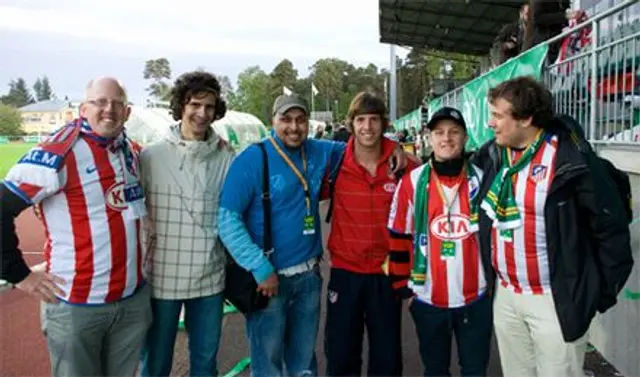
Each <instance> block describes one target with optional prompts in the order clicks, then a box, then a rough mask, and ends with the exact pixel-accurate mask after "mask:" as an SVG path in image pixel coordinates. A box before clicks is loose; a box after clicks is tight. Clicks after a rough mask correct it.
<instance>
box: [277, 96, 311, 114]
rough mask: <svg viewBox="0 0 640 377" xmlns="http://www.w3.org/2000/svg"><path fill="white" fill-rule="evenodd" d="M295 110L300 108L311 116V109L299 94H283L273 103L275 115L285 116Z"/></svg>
mask: <svg viewBox="0 0 640 377" xmlns="http://www.w3.org/2000/svg"><path fill="white" fill-rule="evenodd" d="M293 108H298V109H300V110H302V111H304V113H305V114H307V115H308V114H309V110H308V108H309V107H308V106H307V101H305V100H304V98H302V97H300V96H299V95H297V94H281V95H280V96H278V98H276V100H275V102H274V103H273V115H276V114H279V115H283V114H284V113H286V112H287V111H289V110H291V109H293Z"/></svg>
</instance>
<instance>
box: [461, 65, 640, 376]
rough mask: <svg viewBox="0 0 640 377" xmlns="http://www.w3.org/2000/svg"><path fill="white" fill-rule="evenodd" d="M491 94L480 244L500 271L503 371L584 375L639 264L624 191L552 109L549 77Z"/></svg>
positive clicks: (498, 325)
mask: <svg viewBox="0 0 640 377" xmlns="http://www.w3.org/2000/svg"><path fill="white" fill-rule="evenodd" d="M489 103H490V110H491V119H490V121H489V126H490V127H491V128H492V129H493V130H494V132H495V140H492V141H490V142H489V143H487V144H486V145H485V146H483V147H482V148H481V150H480V151H479V153H478V154H477V156H476V158H474V161H477V163H479V164H480V165H481V166H482V168H483V171H484V173H485V177H484V182H483V184H482V188H481V192H480V197H481V198H482V199H481V200H482V202H481V208H482V210H483V212H481V219H480V234H481V244H482V247H481V249H482V254H483V258H484V260H485V261H486V262H487V263H491V265H492V266H493V268H494V270H495V272H496V274H497V281H496V285H497V287H496V291H495V302H494V325H495V331H496V336H497V340H498V346H499V350H500V360H501V362H502V371H503V373H504V375H505V376H507V377H511V376H513V377H515V376H582V375H583V371H582V364H583V360H584V354H585V351H586V345H587V335H586V332H587V330H588V328H589V325H590V323H591V320H592V318H593V316H594V315H595V312H596V310H598V311H600V312H604V311H605V310H607V309H608V308H609V307H611V306H613V305H614V304H615V302H616V295H617V293H618V292H619V291H620V289H621V288H622V286H623V285H624V282H625V281H626V279H627V277H628V276H629V273H630V271H631V267H632V265H633V260H632V258H631V248H630V243H629V227H628V225H627V223H626V220H625V219H626V217H625V215H624V209H623V206H622V201H621V200H620V199H619V197H618V196H617V195H616V194H615V193H616V192H617V191H616V189H615V186H614V183H613V181H612V180H611V178H610V177H609V176H608V175H607V174H606V173H605V172H604V171H603V170H601V169H599V168H597V167H595V166H592V165H591V164H590V160H589V158H588V157H587V154H586V153H589V152H586V153H585V152H584V151H583V150H581V149H580V146H579V144H578V143H577V140H578V137H577V136H576V134H575V133H573V134H572V133H571V132H570V131H571V130H570V129H569V128H567V127H564V124H563V123H562V122H561V121H560V120H559V119H560V118H554V117H553V111H552V97H551V93H550V92H549V91H548V90H547V89H546V88H545V87H544V86H543V85H542V84H540V83H538V82H537V81H536V80H535V79H533V78H529V77H522V78H517V79H513V80H510V81H506V82H504V83H502V84H500V85H498V86H497V87H495V88H494V89H491V90H490V91H489Z"/></svg>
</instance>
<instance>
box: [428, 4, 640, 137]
mask: <svg viewBox="0 0 640 377" xmlns="http://www.w3.org/2000/svg"><path fill="white" fill-rule="evenodd" d="M638 1H639V0H627V1H624V2H621V3H619V4H617V5H616V6H614V7H611V8H609V9H607V10H606V11H604V12H601V13H599V14H597V15H594V16H593V17H591V18H590V19H588V20H587V21H586V22H583V23H581V24H578V25H576V26H575V27H573V28H572V29H570V30H566V31H564V32H563V33H561V34H559V35H557V36H555V37H553V38H551V39H549V40H548V41H547V42H545V43H548V44H553V43H558V44H560V43H562V42H563V41H564V40H565V39H566V38H567V37H569V36H572V35H577V33H579V32H580V31H581V30H583V29H586V28H589V29H590V30H591V33H590V34H591V35H590V43H588V44H586V45H585V46H583V47H582V48H581V49H580V51H579V52H578V53H576V54H574V55H572V56H570V57H567V58H564V59H562V60H561V61H558V62H557V63H554V64H547V65H545V66H544V67H543V70H542V74H541V79H542V80H543V82H544V83H545V84H546V85H547V87H548V88H549V89H550V90H551V92H552V93H553V100H554V107H555V111H556V112H557V113H564V114H569V115H571V116H573V117H574V118H576V119H577V120H578V121H579V122H580V124H582V125H583V126H584V127H585V134H586V135H587V137H588V138H589V140H590V141H591V142H593V143H616V144H629V145H635V146H638V145H640V43H638V42H639V40H640V14H639V15H636V17H637V18H638V19H637V20H635V21H634V22H630V21H629V20H628V19H627V20H625V19H626V18H628V17H627V16H628V14H625V13H629V12H628V11H629V9H630V8H631V6H632V5H634V4H637V3H638ZM462 92H463V88H462V87H459V88H456V89H454V90H452V91H450V92H448V93H445V94H444V95H443V96H442V97H441V99H442V105H443V106H454V107H459V106H460V103H461V102H460V101H461V98H462Z"/></svg>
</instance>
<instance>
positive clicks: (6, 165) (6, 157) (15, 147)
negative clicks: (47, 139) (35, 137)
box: [0, 143, 35, 179]
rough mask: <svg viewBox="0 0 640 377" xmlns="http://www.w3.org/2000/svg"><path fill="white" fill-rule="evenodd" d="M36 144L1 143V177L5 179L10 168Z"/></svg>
mask: <svg viewBox="0 0 640 377" xmlns="http://www.w3.org/2000/svg"><path fill="white" fill-rule="evenodd" d="M34 146H35V144H27V143H15V144H14V143H11V144H0V179H4V177H5V176H6V175H7V172H8V171H9V169H10V168H11V167H12V166H13V165H14V164H15V163H16V162H18V160H19V159H20V157H22V156H23V155H24V154H25V153H27V151H28V150H29V149H31V148H32V147H34Z"/></svg>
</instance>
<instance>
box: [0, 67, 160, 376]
mask: <svg viewBox="0 0 640 377" xmlns="http://www.w3.org/2000/svg"><path fill="white" fill-rule="evenodd" d="M130 111H131V110H130V108H129V106H128V104H127V97H126V92H125V89H124V87H123V86H122V85H121V84H120V83H119V82H118V81H117V80H115V79H113V78H107V77H103V78H98V79H95V80H92V81H91V82H90V83H89V85H88V86H87V96H86V99H85V101H84V102H83V103H82V105H81V107H80V115H81V118H79V119H77V120H75V121H73V122H71V123H69V124H67V125H66V126H64V127H63V128H61V129H60V130H58V131H56V132H55V133H54V134H53V135H52V136H50V137H49V139H48V140H47V141H45V142H43V143H41V144H39V145H38V146H37V147H35V148H33V149H32V150H30V151H29V152H28V153H27V154H26V155H25V156H24V157H22V159H20V160H19V161H18V163H17V164H16V165H15V166H13V167H12V168H11V170H10V171H9V173H8V174H7V176H6V178H5V180H4V181H3V184H2V185H0V208H1V209H2V212H1V216H2V217H1V226H2V269H1V272H2V278H3V279H6V280H7V281H9V282H10V283H13V284H14V285H15V287H17V288H19V289H21V290H23V291H25V292H27V293H29V294H31V295H32V296H34V297H36V298H38V299H41V300H43V301H45V303H44V309H43V310H44V315H43V322H44V323H43V330H44V332H45V335H46V338H47V343H48V346H49V353H50V357H51V365H52V374H53V375H54V376H88V375H91V376H116V375H118V376H122V375H133V374H134V372H135V369H136V364H137V361H138V356H139V352H140V347H141V344H142V340H143V338H144V335H145V333H146V330H147V328H148V326H149V324H150V320H151V310H150V304H149V301H150V297H149V289H148V287H146V286H145V284H144V278H143V275H142V256H141V248H140V239H139V231H140V221H141V219H142V217H144V216H145V215H146V210H145V205H144V197H143V194H142V189H141V186H140V182H139V167H138V155H139V152H140V147H139V146H138V145H137V144H135V143H134V142H132V141H131V140H130V139H128V138H127V136H126V135H125V133H124V123H125V122H126V120H127V118H128V116H129V113H130ZM29 206H36V207H37V209H38V212H39V214H40V219H41V220H42V223H43V225H44V228H45V233H46V237H47V241H46V244H45V246H44V255H45V261H46V271H45V272H37V271H31V269H30V268H29V267H28V266H27V265H26V263H25V261H24V259H23V257H22V255H21V252H20V250H19V249H18V238H17V236H16V233H15V225H14V219H15V218H16V217H17V216H18V214H19V213H20V212H22V211H23V210H24V209H26V208H28V207H29Z"/></svg>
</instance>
